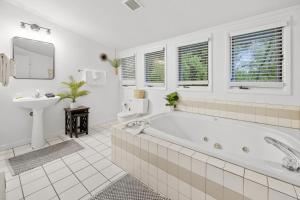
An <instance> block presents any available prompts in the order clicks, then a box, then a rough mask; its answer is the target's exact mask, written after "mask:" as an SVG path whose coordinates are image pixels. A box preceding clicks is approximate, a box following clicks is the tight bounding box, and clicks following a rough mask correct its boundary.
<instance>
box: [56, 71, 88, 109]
mask: <svg viewBox="0 0 300 200" xmlns="http://www.w3.org/2000/svg"><path fill="white" fill-rule="evenodd" d="M85 84H86V82H84V81H76V80H75V79H74V78H73V76H70V81H69V82H62V85H64V86H66V87H67V88H69V91H66V92H62V93H59V94H57V96H59V97H60V99H59V101H62V100H64V99H71V103H70V108H76V107H77V101H76V100H77V98H78V97H82V96H86V95H88V94H89V91H87V90H80V88H81V87H82V86H84V85H85Z"/></svg>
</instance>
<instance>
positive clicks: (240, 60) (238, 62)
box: [231, 27, 284, 87]
mask: <svg viewBox="0 0 300 200" xmlns="http://www.w3.org/2000/svg"><path fill="white" fill-rule="evenodd" d="M283 59H284V56H283V27H278V28H272V29H268V30H263V31H258V32H253V33H248V34H242V35H236V36H232V37H231V82H232V83H235V84H234V86H253V85H254V86H259V85H260V86H261V87H264V86H272V85H273V86H283ZM253 83H254V84H253ZM267 83H269V84H267ZM270 83H271V84H270ZM272 83H273V84H272Z"/></svg>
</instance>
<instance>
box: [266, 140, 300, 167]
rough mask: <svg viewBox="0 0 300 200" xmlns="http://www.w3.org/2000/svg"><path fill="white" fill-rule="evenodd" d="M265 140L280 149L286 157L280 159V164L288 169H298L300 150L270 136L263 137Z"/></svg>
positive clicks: (299, 165)
mask: <svg viewBox="0 0 300 200" xmlns="http://www.w3.org/2000/svg"><path fill="white" fill-rule="evenodd" d="M264 139H265V141H266V142H267V143H269V144H272V145H273V146H275V147H276V148H278V149H279V150H280V151H282V152H283V153H284V154H285V155H286V157H284V158H283V160H282V162H283V163H282V166H283V167H285V168H287V169H288V170H290V171H299V170H300V152H299V151H297V150H296V149H293V148H292V147H290V146H288V145H286V144H284V143H282V142H280V141H278V140H276V139H274V138H272V137H265V138H264Z"/></svg>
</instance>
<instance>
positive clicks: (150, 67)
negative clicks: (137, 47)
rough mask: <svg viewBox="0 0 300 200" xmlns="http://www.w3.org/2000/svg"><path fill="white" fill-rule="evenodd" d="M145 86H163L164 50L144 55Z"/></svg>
mask: <svg viewBox="0 0 300 200" xmlns="http://www.w3.org/2000/svg"><path fill="white" fill-rule="evenodd" d="M144 56H145V57H144V62H145V63H144V64H145V85H146V86H148V87H163V86H165V48H163V49H160V50H157V51H153V52H149V53H145V55H144Z"/></svg>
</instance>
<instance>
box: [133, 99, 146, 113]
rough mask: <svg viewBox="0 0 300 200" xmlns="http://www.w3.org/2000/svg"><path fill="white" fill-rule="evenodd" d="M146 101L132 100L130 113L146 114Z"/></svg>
mask: <svg viewBox="0 0 300 200" xmlns="http://www.w3.org/2000/svg"><path fill="white" fill-rule="evenodd" d="M148 102H149V100H148V99H132V100H131V109H132V112H135V113H139V114H145V113H147V112H148Z"/></svg>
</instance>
